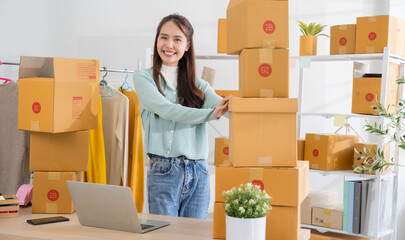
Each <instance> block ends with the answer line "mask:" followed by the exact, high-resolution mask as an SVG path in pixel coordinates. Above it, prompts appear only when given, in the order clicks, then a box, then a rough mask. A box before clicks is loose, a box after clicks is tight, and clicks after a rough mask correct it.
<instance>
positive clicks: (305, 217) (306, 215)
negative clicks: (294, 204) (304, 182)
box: [301, 196, 312, 225]
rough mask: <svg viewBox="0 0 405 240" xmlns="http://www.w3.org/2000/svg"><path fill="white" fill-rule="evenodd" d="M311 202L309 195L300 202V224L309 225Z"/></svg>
mask: <svg viewBox="0 0 405 240" xmlns="http://www.w3.org/2000/svg"><path fill="white" fill-rule="evenodd" d="M311 219H312V204H311V197H309V196H307V197H306V198H305V199H304V201H303V202H302V203H301V224H308V225H311Z"/></svg>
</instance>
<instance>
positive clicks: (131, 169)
mask: <svg viewBox="0 0 405 240" xmlns="http://www.w3.org/2000/svg"><path fill="white" fill-rule="evenodd" d="M118 90H119V91H120V92H122V93H123V94H124V95H125V96H127V97H128V99H129V128H128V181H129V187H130V188H131V190H132V195H133V198H134V201H135V206H136V209H137V210H138V212H142V211H143V204H144V158H143V156H144V155H143V142H142V119H141V108H140V106H139V101H138V97H137V96H136V93H135V91H134V90H131V91H126V90H122V88H119V89H118Z"/></svg>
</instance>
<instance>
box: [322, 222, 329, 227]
mask: <svg viewBox="0 0 405 240" xmlns="http://www.w3.org/2000/svg"><path fill="white" fill-rule="evenodd" d="M322 226H324V227H327V228H330V223H329V222H323V224H322Z"/></svg>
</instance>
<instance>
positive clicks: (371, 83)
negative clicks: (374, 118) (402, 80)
mask: <svg viewBox="0 0 405 240" xmlns="http://www.w3.org/2000/svg"><path fill="white" fill-rule="evenodd" d="M398 78H399V65H398V64H395V63H390V64H389V70H388V78H387V86H386V89H387V90H386V93H385V94H386V96H385V103H386V106H388V105H389V104H391V105H397V103H398V84H397V83H396V80H397V79H398ZM380 96H381V78H353V95H352V113H359V114H371V115H378V112H377V111H375V110H374V109H373V108H372V106H375V105H376V102H375V101H380ZM394 110H395V109H394V108H390V109H389V112H390V113H393V112H394Z"/></svg>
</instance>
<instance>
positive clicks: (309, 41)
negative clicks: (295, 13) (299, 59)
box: [298, 21, 329, 56]
mask: <svg viewBox="0 0 405 240" xmlns="http://www.w3.org/2000/svg"><path fill="white" fill-rule="evenodd" d="M298 23H299V24H298V25H299V27H300V31H301V33H302V36H301V37H300V56H310V55H316V48H317V39H318V36H325V37H329V36H328V35H326V34H323V33H321V32H322V31H323V30H324V28H325V27H326V26H327V25H321V24H316V23H315V22H312V23H310V24H309V25H306V24H305V23H303V22H301V21H298Z"/></svg>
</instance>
